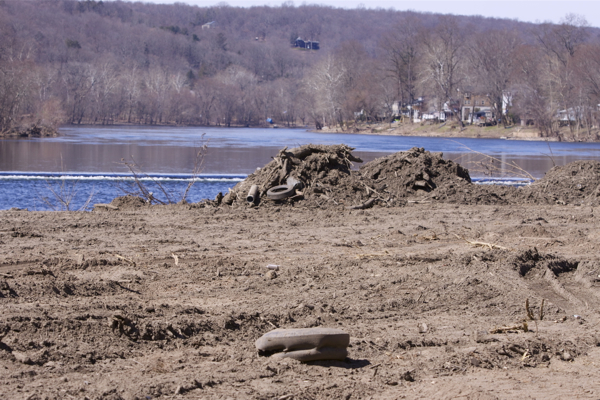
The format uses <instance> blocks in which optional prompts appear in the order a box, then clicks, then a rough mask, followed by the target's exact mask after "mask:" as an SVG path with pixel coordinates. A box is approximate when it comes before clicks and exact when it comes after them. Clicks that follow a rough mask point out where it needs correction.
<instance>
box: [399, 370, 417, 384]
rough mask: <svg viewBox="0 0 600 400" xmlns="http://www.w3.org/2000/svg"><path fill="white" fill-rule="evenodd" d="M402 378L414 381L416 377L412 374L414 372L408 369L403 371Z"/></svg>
mask: <svg viewBox="0 0 600 400" xmlns="http://www.w3.org/2000/svg"><path fill="white" fill-rule="evenodd" d="M400 379H402V380H404V381H407V382H414V381H415V378H414V377H413V376H412V374H411V373H410V371H406V372H405V373H403V374H402V375H401V376H400Z"/></svg>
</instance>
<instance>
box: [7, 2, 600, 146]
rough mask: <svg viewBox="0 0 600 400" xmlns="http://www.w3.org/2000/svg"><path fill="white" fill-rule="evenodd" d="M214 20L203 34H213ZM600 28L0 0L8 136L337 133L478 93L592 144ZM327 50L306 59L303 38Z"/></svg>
mask: <svg viewBox="0 0 600 400" xmlns="http://www.w3.org/2000/svg"><path fill="white" fill-rule="evenodd" d="M213 21H214V22H215V23H214V24H210V26H207V25H206V24H207V23H210V22H213ZM598 32H599V30H598V29H596V28H592V27H590V26H588V24H587V22H586V21H585V19H584V18H583V17H581V16H577V15H567V16H565V17H564V19H563V20H562V21H561V22H560V23H559V24H551V23H541V24H529V23H522V22H517V21H512V20H504V19H493V18H483V17H460V16H450V15H437V14H427V13H416V12H399V11H394V10H384V9H378V10H367V9H360V8H358V9H354V10H344V9H336V8H332V7H325V6H313V5H308V6H307V5H303V6H299V7H296V6H294V5H293V3H291V2H286V3H283V4H282V5H281V6H280V7H251V8H238V7H229V6H227V5H222V6H216V7H197V6H188V5H184V4H181V3H177V4H174V5H155V4H144V3H125V2H122V1H104V2H103V1H95V0H82V1H74V0H0V36H1V37H2V40H1V41H0V132H1V131H7V130H10V129H14V128H15V127H19V126H27V125H32V124H37V125H40V124H41V125H49V126H58V125H59V124H64V123H67V124H117V123H133V124H180V125H225V126H231V125H240V126H257V125H262V124H266V121H267V119H271V120H273V121H274V122H275V123H277V124H281V125H286V126H305V125H314V126H316V127H317V128H319V127H322V126H333V125H339V126H341V127H343V128H344V129H351V126H352V124H354V123H355V122H357V121H358V120H364V121H377V120H382V119H384V120H385V119H388V120H389V119H392V118H397V117H398V116H399V114H404V115H410V113H411V112H413V111H411V110H414V107H413V106H414V105H415V104H416V103H417V102H419V104H420V106H421V108H422V109H427V110H430V111H431V110H436V111H442V110H446V111H447V112H448V114H449V115H451V114H455V115H454V118H456V119H457V120H460V121H463V120H465V116H464V115H463V114H462V112H461V109H462V107H463V106H464V105H465V103H466V101H467V100H466V99H467V98H469V97H468V95H469V94H473V95H477V96H481V97H482V98H486V99H488V103H489V104H490V105H491V106H492V108H493V109H494V111H495V115H496V116H497V118H498V119H500V120H501V122H503V123H505V124H511V123H516V122H519V121H525V122H528V123H532V124H535V126H536V127H537V128H538V129H539V130H540V132H542V133H543V135H545V136H554V135H557V134H558V132H559V128H560V126H561V125H568V126H569V127H570V132H571V134H572V135H573V137H574V138H584V137H585V138H588V139H591V138H595V137H596V136H595V135H596V134H597V131H598V125H599V118H600V115H599V104H600V40H599V34H598ZM299 37H300V38H302V39H304V40H310V41H318V42H319V43H320V46H319V47H320V49H319V50H307V49H300V48H297V47H294V45H293V44H294V42H295V40H296V39H297V38H299Z"/></svg>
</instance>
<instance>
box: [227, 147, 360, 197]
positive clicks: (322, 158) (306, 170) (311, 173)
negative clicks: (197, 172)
mask: <svg viewBox="0 0 600 400" xmlns="http://www.w3.org/2000/svg"><path fill="white" fill-rule="evenodd" d="M352 150H354V149H353V148H352V147H348V146H346V145H344V144H340V145H332V146H326V145H313V144H309V145H305V146H301V147H297V148H294V149H291V150H288V149H287V147H286V148H284V149H283V150H281V151H280V152H279V153H278V154H277V156H275V157H273V161H271V162H270V163H268V164H267V165H265V166H264V167H263V168H261V169H259V170H258V171H257V172H255V173H253V174H251V175H249V176H248V177H247V178H246V179H245V180H244V181H242V182H240V183H238V184H237V185H236V186H235V187H234V188H233V189H232V190H231V192H230V193H229V194H227V195H226V196H225V198H224V199H223V202H224V203H225V204H234V203H237V204H245V203H246V195H247V194H248V192H249V190H250V188H251V187H252V186H253V185H257V186H258V190H259V194H260V197H261V198H264V197H265V196H266V194H267V191H268V190H269V189H270V188H272V187H275V186H279V185H284V184H287V183H288V182H289V181H288V180H289V179H291V180H295V181H296V182H298V186H297V187H298V189H299V190H301V189H302V188H311V187H314V186H319V185H325V186H336V185H338V184H339V183H340V181H341V180H343V179H344V178H347V177H348V176H350V174H351V172H350V168H351V167H352V162H362V160H361V159H360V158H357V157H355V156H353V155H352ZM310 194H311V193H310V192H308V193H303V195H304V196H307V197H310Z"/></svg>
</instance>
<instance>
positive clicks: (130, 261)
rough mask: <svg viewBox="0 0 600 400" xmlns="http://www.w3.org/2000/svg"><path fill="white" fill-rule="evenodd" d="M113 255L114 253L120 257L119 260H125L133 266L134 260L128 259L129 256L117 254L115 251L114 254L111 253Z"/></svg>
mask: <svg viewBox="0 0 600 400" xmlns="http://www.w3.org/2000/svg"><path fill="white" fill-rule="evenodd" d="M113 255H114V256H115V257H117V258H118V259H121V260H124V261H127V262H128V263H129V264H131V265H133V266H134V267H135V261H133V260H130V259H129V258H125V257H123V256H120V255H118V254H116V253H115V254H113Z"/></svg>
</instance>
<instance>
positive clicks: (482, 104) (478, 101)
mask: <svg viewBox="0 0 600 400" xmlns="http://www.w3.org/2000/svg"><path fill="white" fill-rule="evenodd" d="M492 106H493V104H492V102H491V101H490V99H489V98H488V97H487V96H483V95H475V94H472V93H471V92H466V93H465V95H464V99H463V106H462V110H461V111H462V112H461V116H462V117H461V119H462V120H463V121H470V120H471V118H472V117H473V119H476V118H474V116H475V115H476V114H480V115H481V114H482V113H485V116H486V117H487V118H488V119H492V118H493V107H492Z"/></svg>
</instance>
